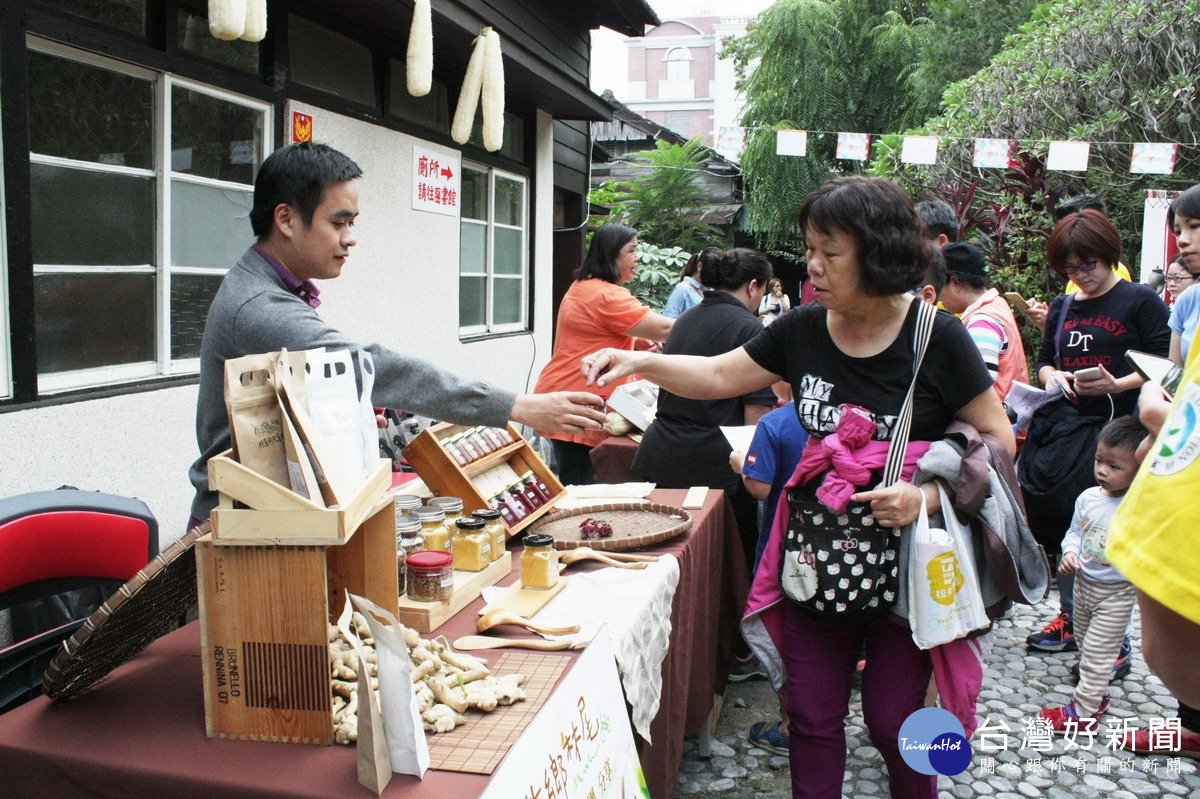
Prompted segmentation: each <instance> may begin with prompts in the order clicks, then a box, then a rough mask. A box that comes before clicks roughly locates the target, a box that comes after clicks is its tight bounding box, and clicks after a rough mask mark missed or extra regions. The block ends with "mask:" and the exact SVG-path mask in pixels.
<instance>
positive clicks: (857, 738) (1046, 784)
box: [672, 592, 1200, 799]
mask: <svg viewBox="0 0 1200 799" xmlns="http://www.w3.org/2000/svg"><path fill="white" fill-rule="evenodd" d="M1057 607H1058V596H1057V594H1056V593H1053V592H1052V593H1051V595H1050V597H1049V598H1048V599H1047V600H1046V601H1045V602H1043V603H1042V604H1041V605H1040V606H1038V607H1037V608H1028V607H1023V606H1022V607H1018V608H1017V610H1016V612H1015V614H1014V615H1013V616H1012V618H1009V619H1003V620H1001V621H999V622H997V623H996V625H995V628H994V629H995V635H996V644H995V648H994V649H993V651H992V657H991V660H990V663H989V668H988V671H987V675H986V677H985V680H984V688H983V692H982V696H981V698H980V700H981V701H980V705H981V706H980V711H979V712H980V715H981V719H984V720H986V721H987V722H988V723H989V724H991V725H992V726H993V727H994V726H995V725H997V724H998V723H999V722H1000V721H1001V720H1003V721H1004V722H1005V724H1006V725H1007V726H1008V728H1009V730H1010V733H1009V737H1008V747H1007V749H1003V750H1001V751H996V752H980V751H978V749H979V742H980V738H979V733H976V735H975V737H974V738H973V739H972V741H971V744H972V745H973V746H974V747H975V748H976V752H975V756H974V758H973V759H972V762H971V768H970V769H968V770H967V771H965V772H963V773H962V774H959V775H957V776H955V777H942V778H941V779H940V782H939V788H940V791H939V793H940V797H939V799H969V797H974V796H983V797H994V799H1037V797H1043V796H1044V797H1050V798H1051V799H1070V798H1071V797H1095V799H1135V797H1153V796H1164V797H1171V796H1188V797H1200V761H1194V760H1188V759H1186V758H1175V759H1171V758H1166V757H1162V756H1152V757H1144V756H1140V755H1133V754H1130V753H1126V752H1120V751H1116V752H1114V751H1112V750H1110V749H1107V748H1104V747H1105V744H1106V742H1107V739H1106V737H1105V736H1104V734H1103V733H1102V734H1101V735H1099V736H1097V739H1096V743H1095V744H1094V746H1093V747H1092V749H1091V750H1089V751H1084V752H1081V751H1080V750H1079V749H1074V750H1073V751H1068V749H1067V746H1066V744H1065V742H1064V741H1063V740H1062V739H1061V738H1056V739H1055V742H1054V744H1053V748H1052V749H1050V750H1049V751H1048V752H1040V751H1035V750H1034V749H1032V748H1022V747H1021V744H1022V732H1023V729H1024V726H1025V724H1026V723H1027V722H1028V720H1029V719H1032V718H1033V717H1035V716H1036V715H1037V713H1038V711H1039V710H1040V709H1042V708H1043V707H1048V706H1051V705H1062V704H1065V703H1066V702H1068V701H1069V700H1070V699H1071V692H1072V690H1073V687H1074V686H1073V684H1072V682H1071V681H1070V680H1071V678H1070V677H1069V674H1068V669H1069V668H1070V666H1071V664H1072V663H1074V662H1075V659H1076V658H1077V657H1078V654H1077V653H1074V652H1071V653H1061V654H1048V653H1034V652H1030V651H1027V650H1026V648H1025V636H1026V635H1027V634H1028V633H1029V632H1030V631H1031V630H1033V629H1035V628H1038V627H1040V626H1041V625H1042V624H1044V623H1045V622H1046V621H1048V620H1049V619H1050V618H1051V617H1052V616H1053V614H1054V609H1056V608H1057ZM1135 624H1136V620H1135ZM1134 658H1135V660H1134V667H1133V673H1132V674H1130V675H1129V676H1128V677H1126V678H1125V679H1124V680H1122V681H1120V682H1117V683H1114V684H1113V686H1112V689H1111V692H1112V706H1111V708H1110V709H1109V713H1108V715H1107V716H1106V717H1105V722H1106V723H1107V724H1111V723H1114V722H1115V723H1116V724H1120V723H1121V721H1120V719H1122V718H1128V719H1130V720H1131V722H1130V723H1131V725H1132V726H1136V727H1138V728H1145V727H1147V726H1148V724H1149V720H1150V719H1152V718H1173V717H1174V716H1175V710H1176V703H1175V701H1174V700H1173V699H1172V697H1171V695H1170V694H1169V693H1168V692H1167V691H1166V689H1165V688H1163V685H1162V683H1161V682H1159V680H1158V678H1157V677H1155V676H1154V675H1153V674H1151V673H1150V670H1149V669H1147V668H1146V665H1145V663H1144V662H1143V661H1142V659H1141V647H1140V643H1139V641H1138V638H1137V636H1136V635H1135V636H1134ZM777 712H778V701H777V699H776V698H775V695H774V693H772V691H771V690H770V687H769V686H768V685H767V683H766V682H764V681H761V680H755V681H751V682H744V683H740V684H731V685H730V686H729V690H728V692H727V694H726V697H725V706H724V710H723V712H722V714H721V719H720V722H719V724H718V727H717V732H716V735H715V738H714V741H713V747H712V756H711V757H709V758H707V759H705V758H701V757H700V756H699V755H698V753H697V751H696V742H695V740H694V739H689V740H688V741H687V742H686V744H685V753H684V759H683V763H682V766H681V768H680V773H679V777H678V781H677V784H676V789H675V792H674V794H673V795H672V799H716V798H717V797H722V798H723V799H734V797H738V798H739V799H740V797H747V798H749V797H754V799H786V797H790V795H791V788H790V783H789V772H788V764H787V759H786V758H783V757H779V756H777V755H773V754H771V753H769V752H766V751H764V750H762V749H758V748H756V747H754V746H753V745H751V743H750V741H749V740H748V739H747V737H746V732H747V730H748V729H749V727H750V724H751V723H753V722H755V721H758V720H761V719H768V718H773V717H774V716H773V715H772V714H775V713H777ZM846 731H847V735H848V749H849V760H848V762H847V766H846V782H845V787H844V790H843V794H844V796H846V797H852V798H853V799H858V798H859V797H864V799H874V797H879V798H880V799H884V798H885V797H887V796H888V789H887V775H886V773H885V767H884V764H883V759H882V758H881V757H880V755H879V753H878V751H876V749H875V747H873V746H872V745H871V743H870V740H869V738H868V737H867V733H866V730H865V728H864V727H863V721H862V704H861V700H860V697H859V695H858V692H857V691H855V692H854V694H853V696H852V697H851V705H850V717H849V719H848V720H847V726H846ZM1039 756H1040V757H1041V767H1040V768H1038V767H1037V766H1036V765H1035V763H1034V761H1035V759H1036V758H1037V757H1039ZM989 757H990V758H992V759H991V761H990V762H991V763H992V764H993V769H992V770H991V771H988V770H987V767H986V764H987V763H988V762H989V761H988V760H987V759H986V758H989ZM1097 758H1099V759H1097Z"/></svg>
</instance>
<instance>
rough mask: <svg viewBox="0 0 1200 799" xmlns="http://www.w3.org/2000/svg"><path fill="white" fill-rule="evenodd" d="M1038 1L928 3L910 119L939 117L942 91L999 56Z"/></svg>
mask: <svg viewBox="0 0 1200 799" xmlns="http://www.w3.org/2000/svg"><path fill="white" fill-rule="evenodd" d="M1038 2H1039V0H986V2H983V1H981V0H929V2H927V3H924V4H922V5H923V8H922V10H923V15H924V16H925V17H927V18H928V20H929V24H930V25H931V26H932V31H931V32H932V33H933V35H931V36H926V37H925V40H924V43H923V45H922V52H921V60H920V63H919V64H918V65H917V68H916V69H915V70H914V71H913V73H912V77H911V89H912V102H913V114H912V118H914V119H917V120H925V119H928V118H929V117H931V116H934V115H936V114H937V113H938V109H939V107H940V105H941V100H942V93H943V92H945V91H946V87H947V86H949V85H950V84H952V83H955V82H957V81H959V80H962V79H963V78H966V77H969V76H971V75H974V74H975V73H976V72H978V71H979V70H981V69H983V68H984V67H986V66H987V65H988V62H989V61H991V59H992V56H994V55H995V54H996V53H998V52H1000V50H1001V48H1002V47H1003V45H1004V40H1005V38H1006V37H1008V36H1010V35H1011V34H1013V33H1015V32H1016V31H1017V29H1018V28H1020V26H1021V25H1022V24H1023V23H1025V22H1027V21H1029V17H1030V14H1032V13H1033V9H1034V8H1035V7H1036V6H1037V4H1038Z"/></svg>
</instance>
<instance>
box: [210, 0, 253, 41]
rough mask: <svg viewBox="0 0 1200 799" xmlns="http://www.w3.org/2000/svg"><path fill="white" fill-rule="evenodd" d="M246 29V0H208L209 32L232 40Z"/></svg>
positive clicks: (225, 39)
mask: <svg viewBox="0 0 1200 799" xmlns="http://www.w3.org/2000/svg"><path fill="white" fill-rule="evenodd" d="M245 30H246V0H208V32H209V33H211V34H212V35H213V36H215V37H216V38H218V39H223V40H224V41H227V42H228V41H231V40H233V39H236V38H238V37H239V36H241V35H242V33H243V32H245Z"/></svg>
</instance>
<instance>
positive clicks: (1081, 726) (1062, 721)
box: [1038, 694, 1108, 732]
mask: <svg viewBox="0 0 1200 799" xmlns="http://www.w3.org/2000/svg"><path fill="white" fill-rule="evenodd" d="M1106 710H1108V694H1105V695H1104V701H1103V702H1101V703H1100V707H1099V708H1098V709H1097V710H1096V715H1094V716H1091V717H1090V718H1089V717H1080V715H1079V713H1078V711H1076V710H1075V703H1074V702H1068V703H1067V704H1066V705H1065V706H1064V707H1052V708H1049V709H1047V710H1043V711H1042V712H1041V713H1038V718H1041V719H1046V720H1047V721H1049V722H1050V729H1052V730H1054V731H1055V732H1067V725H1068V723H1069V722H1072V721H1073V722H1075V723H1076V724H1077V725H1078V726H1077V727H1076V730H1078V731H1084V732H1087V731H1092V730H1095V731H1097V732H1098V731H1099V730H1100V715H1101V714H1102V713H1104V711H1106Z"/></svg>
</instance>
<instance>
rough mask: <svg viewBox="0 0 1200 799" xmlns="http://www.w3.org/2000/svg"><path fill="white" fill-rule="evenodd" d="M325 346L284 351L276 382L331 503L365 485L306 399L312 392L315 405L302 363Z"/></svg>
mask: <svg viewBox="0 0 1200 799" xmlns="http://www.w3.org/2000/svg"><path fill="white" fill-rule="evenodd" d="M322 355H324V350H308V351H306V352H303V353H296V352H292V353H289V352H288V351H287V350H282V351H280V354H279V363H278V365H277V367H276V371H275V384H276V388H277V389H278V390H279V396H280V399H281V400H282V404H283V410H284V412H285V413H286V414H287V415H288V417H289V418H290V419H291V421H292V424H294V425H295V427H296V432H297V433H298V434H299V437H300V440H301V442H303V445H304V449H305V451H306V452H307V453H308V455H309V459H310V461H311V462H312V466H313V471H314V472H315V473H316V478H317V482H318V483H319V484H320V489H321V497H322V498H323V499H324V501H325V504H326V505H327V506H329V507H333V506H335V505H336V506H341V505H345V504H346V503H348V502H350V501H351V500H352V499H354V497H355V495H356V494H357V493H358V492H359V490H361V489H362V486H363V480H362V478H361V476H357V477H356V476H354V475H351V474H350V473H348V472H347V471H346V469H345V466H344V465H343V463H342V460H341V458H339V457H338V456H337V455H336V452H335V450H334V449H333V447H331V446H330V445H329V443H328V442H327V441H326V440H325V439H324V437H323V436H322V435H321V434H320V432H319V431H318V430H317V427H316V425H315V424H314V423H313V421H312V417H311V416H310V415H309V413H308V407H306V406H305V403H304V401H303V397H304V394H305V393H306V391H307V394H308V406H311V405H312V401H313V400H312V386H311V385H309V384H308V383H307V381H306V380H305V375H306V369H305V367H304V366H303V365H302V361H301V359H302V358H303V363H307V361H308V359H310V358H319V357H320V356H322Z"/></svg>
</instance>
